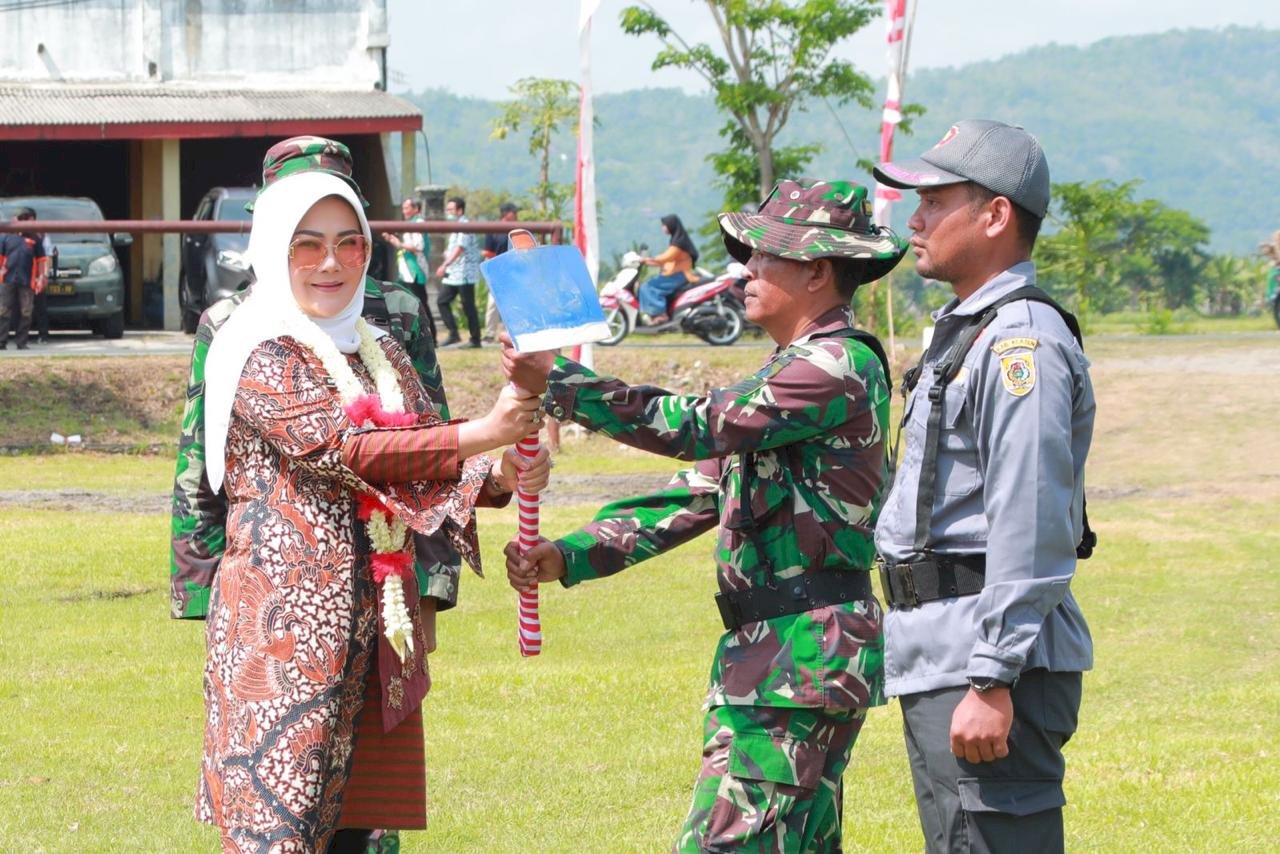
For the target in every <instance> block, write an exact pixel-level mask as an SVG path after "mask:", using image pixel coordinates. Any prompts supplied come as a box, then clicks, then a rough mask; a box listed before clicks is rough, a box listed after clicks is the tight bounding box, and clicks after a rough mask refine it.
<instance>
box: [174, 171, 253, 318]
mask: <svg viewBox="0 0 1280 854" xmlns="http://www.w3.org/2000/svg"><path fill="white" fill-rule="evenodd" d="M257 194H258V191H257V189H256V188H254V187H214V188H213V189H211V190H210V191H209V192H207V193H205V194H204V197H203V198H201V199H200V204H198V205H196V212H195V214H194V215H193V216H192V217H191V218H192V219H195V220H202V221H208V220H234V221H236V222H245V223H247V222H250V221H251V220H252V218H253V217H252V215H251V214H250V213H249V212H248V211H246V210H245V209H244V206H245V204H246V203H247V202H251V201H253V199H254V197H255V196H256V195H257ZM247 248H249V235H248V234H227V233H223V234H186V235H183V237H182V275H181V277H180V281H179V284H178V295H179V300H180V302H181V304H182V328H183V329H184V330H185V331H187V332H195V331H196V326H197V325H198V324H199V322H200V313H201V312H202V311H204V310H205V309H206V308H208V307H209V306H211V305H213V304H214V303H215V302H217V301H218V300H220V299H222V298H223V297H229V296H231V295H232V294H234V293H235V292H236V291H238V290H240V289H241V288H243V287H244V286H245V284H246V283H247V282H248V281H249V265H248V264H247V263H246V262H245V260H244V251H245V250H246V249H247Z"/></svg>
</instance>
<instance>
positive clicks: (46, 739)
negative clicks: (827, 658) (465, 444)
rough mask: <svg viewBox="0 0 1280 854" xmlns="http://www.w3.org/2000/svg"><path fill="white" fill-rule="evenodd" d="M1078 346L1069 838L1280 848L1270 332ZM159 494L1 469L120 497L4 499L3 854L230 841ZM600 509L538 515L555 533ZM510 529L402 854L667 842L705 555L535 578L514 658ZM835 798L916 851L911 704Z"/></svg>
mask: <svg viewBox="0 0 1280 854" xmlns="http://www.w3.org/2000/svg"><path fill="white" fill-rule="evenodd" d="M1089 346H1090V351H1091V355H1092V357H1093V359H1094V378H1095V383H1096V386H1097V392H1098V398H1099V418H1098V427H1097V435H1096V438H1095V443H1094V453H1093V456H1092V458H1091V462H1090V466H1089V476H1090V484H1091V487H1090V488H1091V493H1090V495H1091V499H1090V505H1089V508H1090V516H1091V518H1092V520H1093V521H1094V524H1095V527H1096V528H1097V529H1098V530H1099V532H1100V536H1101V538H1102V542H1101V546H1100V548H1099V551H1098V554H1097V555H1096V557H1095V558H1094V559H1093V560H1090V561H1088V562H1087V563H1084V564H1082V565H1081V568H1080V571H1079V574H1078V576H1077V579H1076V582H1075V583H1074V585H1073V589H1074V591H1075V594H1076V596H1077V598H1078V599H1079V601H1080V602H1081V605H1082V607H1083V608H1084V611H1085V614H1086V616H1087V617H1088V619H1089V621H1090V624H1091V627H1092V629H1093V633H1094V639H1095V643H1096V647H1097V668H1096V669H1095V670H1094V671H1093V672H1091V673H1090V674H1088V675H1087V676H1086V679H1085V699H1084V706H1083V709H1082V711H1081V716H1080V731H1079V733H1078V735H1077V736H1076V738H1075V739H1074V740H1073V741H1072V742H1071V744H1070V745H1069V746H1068V748H1067V758H1068V776H1067V796H1068V799H1069V801H1070V804H1069V806H1068V808H1067V811H1066V820H1067V833H1068V845H1069V846H1070V847H1071V848H1073V849H1076V850H1079V849H1091V850H1099V851H1144V852H1151V851H1173V850H1178V851H1182V850H1189V851H1267V850H1273V848H1274V840H1275V839H1276V838H1278V837H1280V764H1278V763H1277V762H1276V756H1275V754H1276V751H1277V747H1276V743H1277V739H1276V736H1277V734H1278V732H1280V729H1278V724H1277V722H1280V618H1278V617H1277V615H1278V614H1280V578H1278V577H1277V572H1276V567H1277V561H1276V559H1275V557H1274V555H1275V554H1276V553H1277V551H1278V550H1280V528H1278V527H1277V526H1276V525H1275V516H1276V507H1277V503H1278V500H1280V442H1277V441H1276V440H1275V438H1274V437H1275V433H1276V425H1277V424H1280V337H1278V338H1277V339H1276V340H1274V341H1273V340H1272V339H1258V338H1239V339H1233V338H1225V339H1215V340H1212V341H1207V342H1205V341H1202V342H1189V341H1188V340H1186V339H1181V340H1176V339H1168V340H1166V339H1160V340H1150V341H1143V340H1139V341H1130V340H1122V341H1103V342H1099V343H1097V344H1095V343H1092V342H1091V343H1090V345H1089ZM616 352H618V353H619V354H620V355H621V354H622V353H623V352H624V350H622V349H620V350H618V351H616ZM757 356H758V354H757V353H750V354H748V357H750V358H755V357H757ZM624 375H625V372H624ZM560 460H561V462H560V463H559V464H558V466H557V469H556V472H557V474H559V475H561V476H566V475H569V476H572V475H575V474H601V473H615V472H627V473H645V472H651V473H653V474H654V475H655V476H656V475H657V474H658V473H660V472H666V471H670V470H671V469H672V466H671V464H670V463H669V462H668V461H665V460H661V459H657V458H653V457H649V456H646V455H638V454H632V455H626V454H621V453H618V452H616V451H615V450H614V449H613V447H612V446H611V445H608V444H607V443H603V442H599V441H590V442H566V445H565V450H564V451H563V453H562V455H561V457H560ZM170 476H171V463H170V461H169V460H167V459H161V458H153V457H115V456H111V457H106V456H92V455H60V456H55V457H37V458H32V457H17V458H0V496H2V495H3V493H4V492H5V491H6V490H42V489H66V488H80V489H87V490H94V491H98V492H101V493H103V501H102V502H101V506H102V507H104V508H106V509H105V510H98V511H91V510H86V511H82V512H61V511H47V510H34V509H26V508H23V507H21V506H17V505H15V504H12V503H10V504H7V505H4V506H3V507H0V617H3V619H0V722H2V723H0V851H42V850H47V851H121V850H129V851H199V850H205V851H212V850H215V849H216V847H217V840H216V835H215V834H214V833H213V832H211V831H209V830H208V829H206V828H204V827H202V826H199V825H197V824H196V823H195V821H194V820H193V819H192V817H191V807H192V802H193V798H194V791H195V780H196V767H197V762H198V757H199V752H200V747H201V731H202V725H203V705H202V699H201V695H200V672H201V666H202V659H203V642H204V641H203V627H202V624H198V623H179V622H173V621H170V620H169V619H168V617H167V612H168V609H167V592H166V590H167V572H168V560H167V536H168V533H167V531H168V528H167V517H165V516H164V515H162V514H120V513H114V512H110V498H111V496H115V495H131V494H135V495H136V494H158V493H162V492H164V491H165V490H166V489H167V487H168V481H169V478H170ZM593 509H594V507H593V506H589V505H585V504H583V505H571V506H558V505H555V506H549V507H547V508H546V509H545V511H544V521H543V528H544V531H545V532H546V533H548V534H551V535H555V534H559V533H563V532H565V531H567V530H569V529H571V528H572V527H574V526H575V525H577V524H580V523H581V522H583V521H585V520H586V519H587V518H588V517H589V515H590V513H591V512H592V510H593ZM514 521H515V520H514V513H513V512H511V511H482V516H481V528H482V533H483V535H484V548H485V554H486V558H487V560H488V566H489V574H490V577H489V578H488V579H485V580H480V579H477V578H475V577H473V576H468V578H467V579H466V581H465V582H464V583H463V589H462V597H461V598H462V601H461V604H460V605H459V607H458V608H456V609H455V610H453V611H450V612H448V613H446V614H443V615H441V617H440V649H439V651H438V652H437V653H436V655H434V656H433V657H432V660H431V667H432V672H433V677H434V688H433V690H432V693H431V695H430V697H429V698H428V701H427V706H426V718H427V730H428V736H427V745H426V749H427V764H428V787H429V791H430V794H429V800H430V811H431V827H430V828H429V829H428V830H427V831H425V832H423V833H411V834H407V835H406V844H405V850H407V851H445V852H454V851H483V852H488V851H498V852H502V851H512V852H516V851H519V852H531V851H532V852H543V851H549V852H579V851H631V850H638V851H661V850H665V849H667V848H668V847H669V845H670V843H671V840H672V837H673V834H674V832H675V830H676V828H677V827H678V825H679V823H680V821H681V820H682V818H683V816H684V813H685V810H686V808H687V806H688V801H689V796H690V792H691V784H692V781H693V778H694V775H695V774H696V771H697V767H698V750H699V746H700V730H699V721H700V710H699V707H700V704H701V701H702V693H703V688H704V683H705V678H706V667H707V664H708V663H709V656H710V651H711V649H712V647H713V644H714V642H715V639H716V637H717V636H718V628H719V627H718V621H717V619H716V615H715V609H714V607H713V606H712V603H711V594H712V592H713V590H714V581H713V578H712V569H711V565H710V561H709V560H708V555H707V552H708V549H709V547H710V542H709V540H707V539H703V540H700V541H698V542H695V543H692V544H690V545H688V546H685V547H684V548H682V549H680V550H678V551H676V552H674V553H673V554H671V555H669V556H667V557H665V558H664V559H660V560H655V561H652V562H650V563H649V564H645V565H642V566H640V567H637V568H635V569H633V570H631V571H629V572H627V573H624V574H623V575H621V576H619V577H617V578H614V579H610V580H606V581H601V582H596V583H592V584H587V585H583V586H581V587H578V588H575V589H573V590H569V591H565V590H561V589H560V588H558V587H556V588H553V589H544V599H543V611H542V616H543V625H544V633H545V638H546V640H545V647H544V652H543V655H542V656H541V657H539V658H537V659H532V660H522V659H521V658H520V657H519V655H518V653H517V651H516V639H515V597H514V593H513V592H512V591H511V590H510V588H508V587H507V586H506V583H505V581H504V580H503V579H502V578H501V577H500V565H499V561H498V552H499V550H500V548H501V546H502V545H503V543H504V542H505V540H506V538H507V537H508V536H509V535H510V534H511V532H513V530H514ZM845 782H846V793H847V794H846V806H845V827H846V847H847V849H848V850H852V851H898V850H919V849H920V847H921V843H920V839H919V835H918V830H917V827H916V822H915V815H914V805H913V802H912V798H911V791H910V781H909V776H908V772H907V768H906V763H905V758H904V754H903V748H902V744H901V736H900V723H899V718H898V712H897V709H896V707H895V706H893V705H890V706H888V707H886V708H882V709H877V710H875V711H873V712H872V714H871V716H870V718H869V720H868V723H867V725H866V727H865V729H864V731H863V735H862V737H861V739H860V741H859V743H858V745H857V747H856V749H855V753H854V760H853V763H852V766H851V769H850V771H849V773H848V774H847V775H846V780H845ZM1268 840H1271V841H1270V842H1268Z"/></svg>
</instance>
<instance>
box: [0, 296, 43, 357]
mask: <svg viewBox="0 0 1280 854" xmlns="http://www.w3.org/2000/svg"><path fill="white" fill-rule="evenodd" d="M34 307H35V293H34V292H33V291H32V290H31V286H30V285H19V284H14V283H13V282H0V347H3V346H7V345H8V343H9V324H10V323H13V324H15V325H16V327H17V333H18V346H19V347H26V346H27V333H28V331H29V330H30V329H31V312H32V309H33V308H34Z"/></svg>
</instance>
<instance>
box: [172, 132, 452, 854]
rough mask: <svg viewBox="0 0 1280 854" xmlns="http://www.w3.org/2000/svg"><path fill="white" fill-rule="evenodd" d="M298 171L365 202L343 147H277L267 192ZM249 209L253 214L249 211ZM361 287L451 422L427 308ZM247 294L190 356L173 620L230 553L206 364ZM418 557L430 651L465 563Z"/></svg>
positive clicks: (195, 615) (375, 318) (196, 604)
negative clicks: (328, 178)
mask: <svg viewBox="0 0 1280 854" xmlns="http://www.w3.org/2000/svg"><path fill="white" fill-rule="evenodd" d="M301 171H322V172H329V173H331V174H334V175H337V176H338V177H340V178H342V179H343V180H345V181H347V182H348V183H350V184H351V186H352V187H353V188H354V189H355V191H356V195H357V197H360V198H361V200H362V201H363V197H362V196H360V190H359V187H357V186H356V184H355V182H354V181H353V180H352V178H351V153H350V151H349V150H348V149H347V147H346V146H345V145H343V144H342V143H339V142H334V141H333V140H328V139H324V138H322V137H294V138H292V139H287V140H285V141H283V142H280V143H277V144H276V145H274V146H272V147H271V148H270V149H269V150H268V151H267V155H266V157H265V158H264V160H263V169H262V179H263V180H262V183H263V189H266V187H268V186H270V185H271V184H272V183H273V182H274V181H276V180H278V179H280V178H283V177H285V176H287V175H292V174H295V173H297V172H301ZM365 204H366V206H367V204H368V203H367V202H366V203H365ZM248 207H249V209H250V210H252V205H249V206H248ZM364 288H365V290H364V317H365V320H367V321H368V322H369V323H370V324H372V325H374V326H377V327H378V328H380V329H384V330H386V331H387V332H389V333H390V334H391V335H393V336H394V337H395V338H396V340H397V341H399V342H400V343H401V344H402V345H403V346H404V349H405V351H406V352H407V353H408V355H409V357H410V359H411V360H412V361H413V365H414V368H415V369H416V370H417V373H418V376H419V377H420V378H421V379H422V385H423V388H424V389H425V391H426V393H427V397H428V398H429V399H430V401H431V403H432V405H433V406H434V407H435V409H436V411H437V412H439V413H440V417H441V418H443V419H446V420H447V419H448V418H449V407H448V403H447V401H446V399H445V392H444V380H443V378H442V376H441V373H440V365H439V363H438V362H437V360H436V354H435V348H434V345H433V343H432V337H431V334H430V326H429V320H428V319H427V318H428V315H427V313H426V312H425V311H424V307H423V305H422V303H421V302H419V300H418V299H417V297H415V296H414V295H413V293H412V292H411V291H409V289H408V288H406V287H404V286H402V285H398V284H394V283H390V282H378V281H375V280H374V279H372V278H366V279H365V283H364ZM248 295H249V291H248V290H244V291H241V292H240V293H238V294H235V295H233V296H230V297H227V298H226V299H222V300H219V301H218V302H216V303H214V304H213V305H211V306H209V308H208V309H207V310H206V311H205V312H204V314H203V315H201V317H200V325H199V327H198V328H197V330H196V337H195V344H194V345H193V347H192V351H191V370H190V375H189V378H188V381H187V403H186V407H185V408H184V409H183V413H182V435H181V437H180V438H179V440H178V463H177V472H176V474H175V477H174V483H173V509H172V520H171V525H170V534H171V537H170V542H171V550H170V569H169V572H170V576H169V577H170V616H172V617H173V618H174V619H180V620H181V619H196V620H203V619H204V618H205V617H206V616H207V614H208V610H209V593H210V590H211V588H212V586H213V582H214V576H215V575H216V573H217V571H218V563H219V562H220V561H221V559H222V554H223V551H224V550H225V548H226V530H225V524H226V517H227V502H226V498H225V496H224V495H222V494H221V493H214V492H213V490H212V489H210V487H209V482H208V480H207V478H206V477H205V431H204V366H205V358H206V356H207V355H208V353H209V346H210V344H211V343H212V342H213V336H214V334H215V333H216V332H217V331H218V330H219V329H220V328H221V327H222V325H223V324H224V323H226V321H227V319H228V318H229V317H230V316H231V314H232V312H233V311H235V310H236V308H237V307H238V306H239V305H240V304H241V303H242V302H244V300H245V299H246V298H247V297H248ZM414 551H415V562H414V568H415V570H416V572H417V575H418V589H419V590H421V591H422V594H423V596H424V597H430V599H431V600H432V601H433V602H434V604H435V608H434V611H433V610H432V609H430V608H427V609H424V611H423V614H424V616H427V615H432V616H430V617H429V618H428V622H427V631H428V646H429V647H431V646H433V645H434V629H433V626H434V622H433V620H434V616H433V615H434V612H435V611H442V610H446V609H448V608H451V607H453V606H454V605H455V604H456V603H457V596H458V576H459V573H460V569H461V559H460V557H459V555H458V553H457V550H456V549H454V547H453V546H452V545H451V544H450V543H449V542H448V541H447V539H446V538H445V536H444V534H443V533H440V534H437V535H433V536H430V537H425V536H422V535H419V534H415V536H414ZM353 837H362V838H360V839H358V840H356V841H357V843H358V844H359V845H360V850H364V846H363V838H364V837H367V838H368V839H369V841H370V845H369V850H372V851H381V852H389V851H394V850H398V844H399V841H398V840H399V836H398V833H397V831H394V830H392V831H374V832H372V833H370V832H369V831H354V830H350V829H348V830H343V831H339V832H338V835H337V837H335V842H336V844H337V845H338V846H341V845H342V844H343V843H342V842H341V841H340V840H346V841H348V842H350V841H352V838H353ZM331 850H335V846H331Z"/></svg>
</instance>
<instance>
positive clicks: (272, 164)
mask: <svg viewBox="0 0 1280 854" xmlns="http://www.w3.org/2000/svg"><path fill="white" fill-rule="evenodd" d="M299 172H328V173H329V174H330V175H336V176H337V177H339V178H341V179H342V180H344V181H346V182H347V183H348V184H350V185H351V189H352V190H355V193H356V198H358V199H359V200H360V203H361V204H362V205H364V206H365V207H366V208H367V207H369V203H368V202H367V201H366V200H365V198H364V196H363V195H362V194H361V192H360V185H359V184H357V183H356V181H355V179H354V178H352V177H351V149H349V148H347V147H346V146H345V145H343V144H342V143H340V142H336V141H334V140H332V139H325V138H324V137H322V136H294V137H290V138H289V139H286V140H283V141H281V142H277V143H276V144H275V145H273V146H271V147H270V148H268V149H267V156H266V157H264V158H262V189H261V190H258V195H259V196H261V195H262V192H263V190H266V189H267V187H270V186H271V185H272V184H274V183H275V182H276V181H279V180H280V179H281V178H287V177H289V176H290V175H296V174H297V173H299ZM244 209H245V210H247V211H250V212H252V211H253V202H250V203H249V204H247V205H245V206H244Z"/></svg>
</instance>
